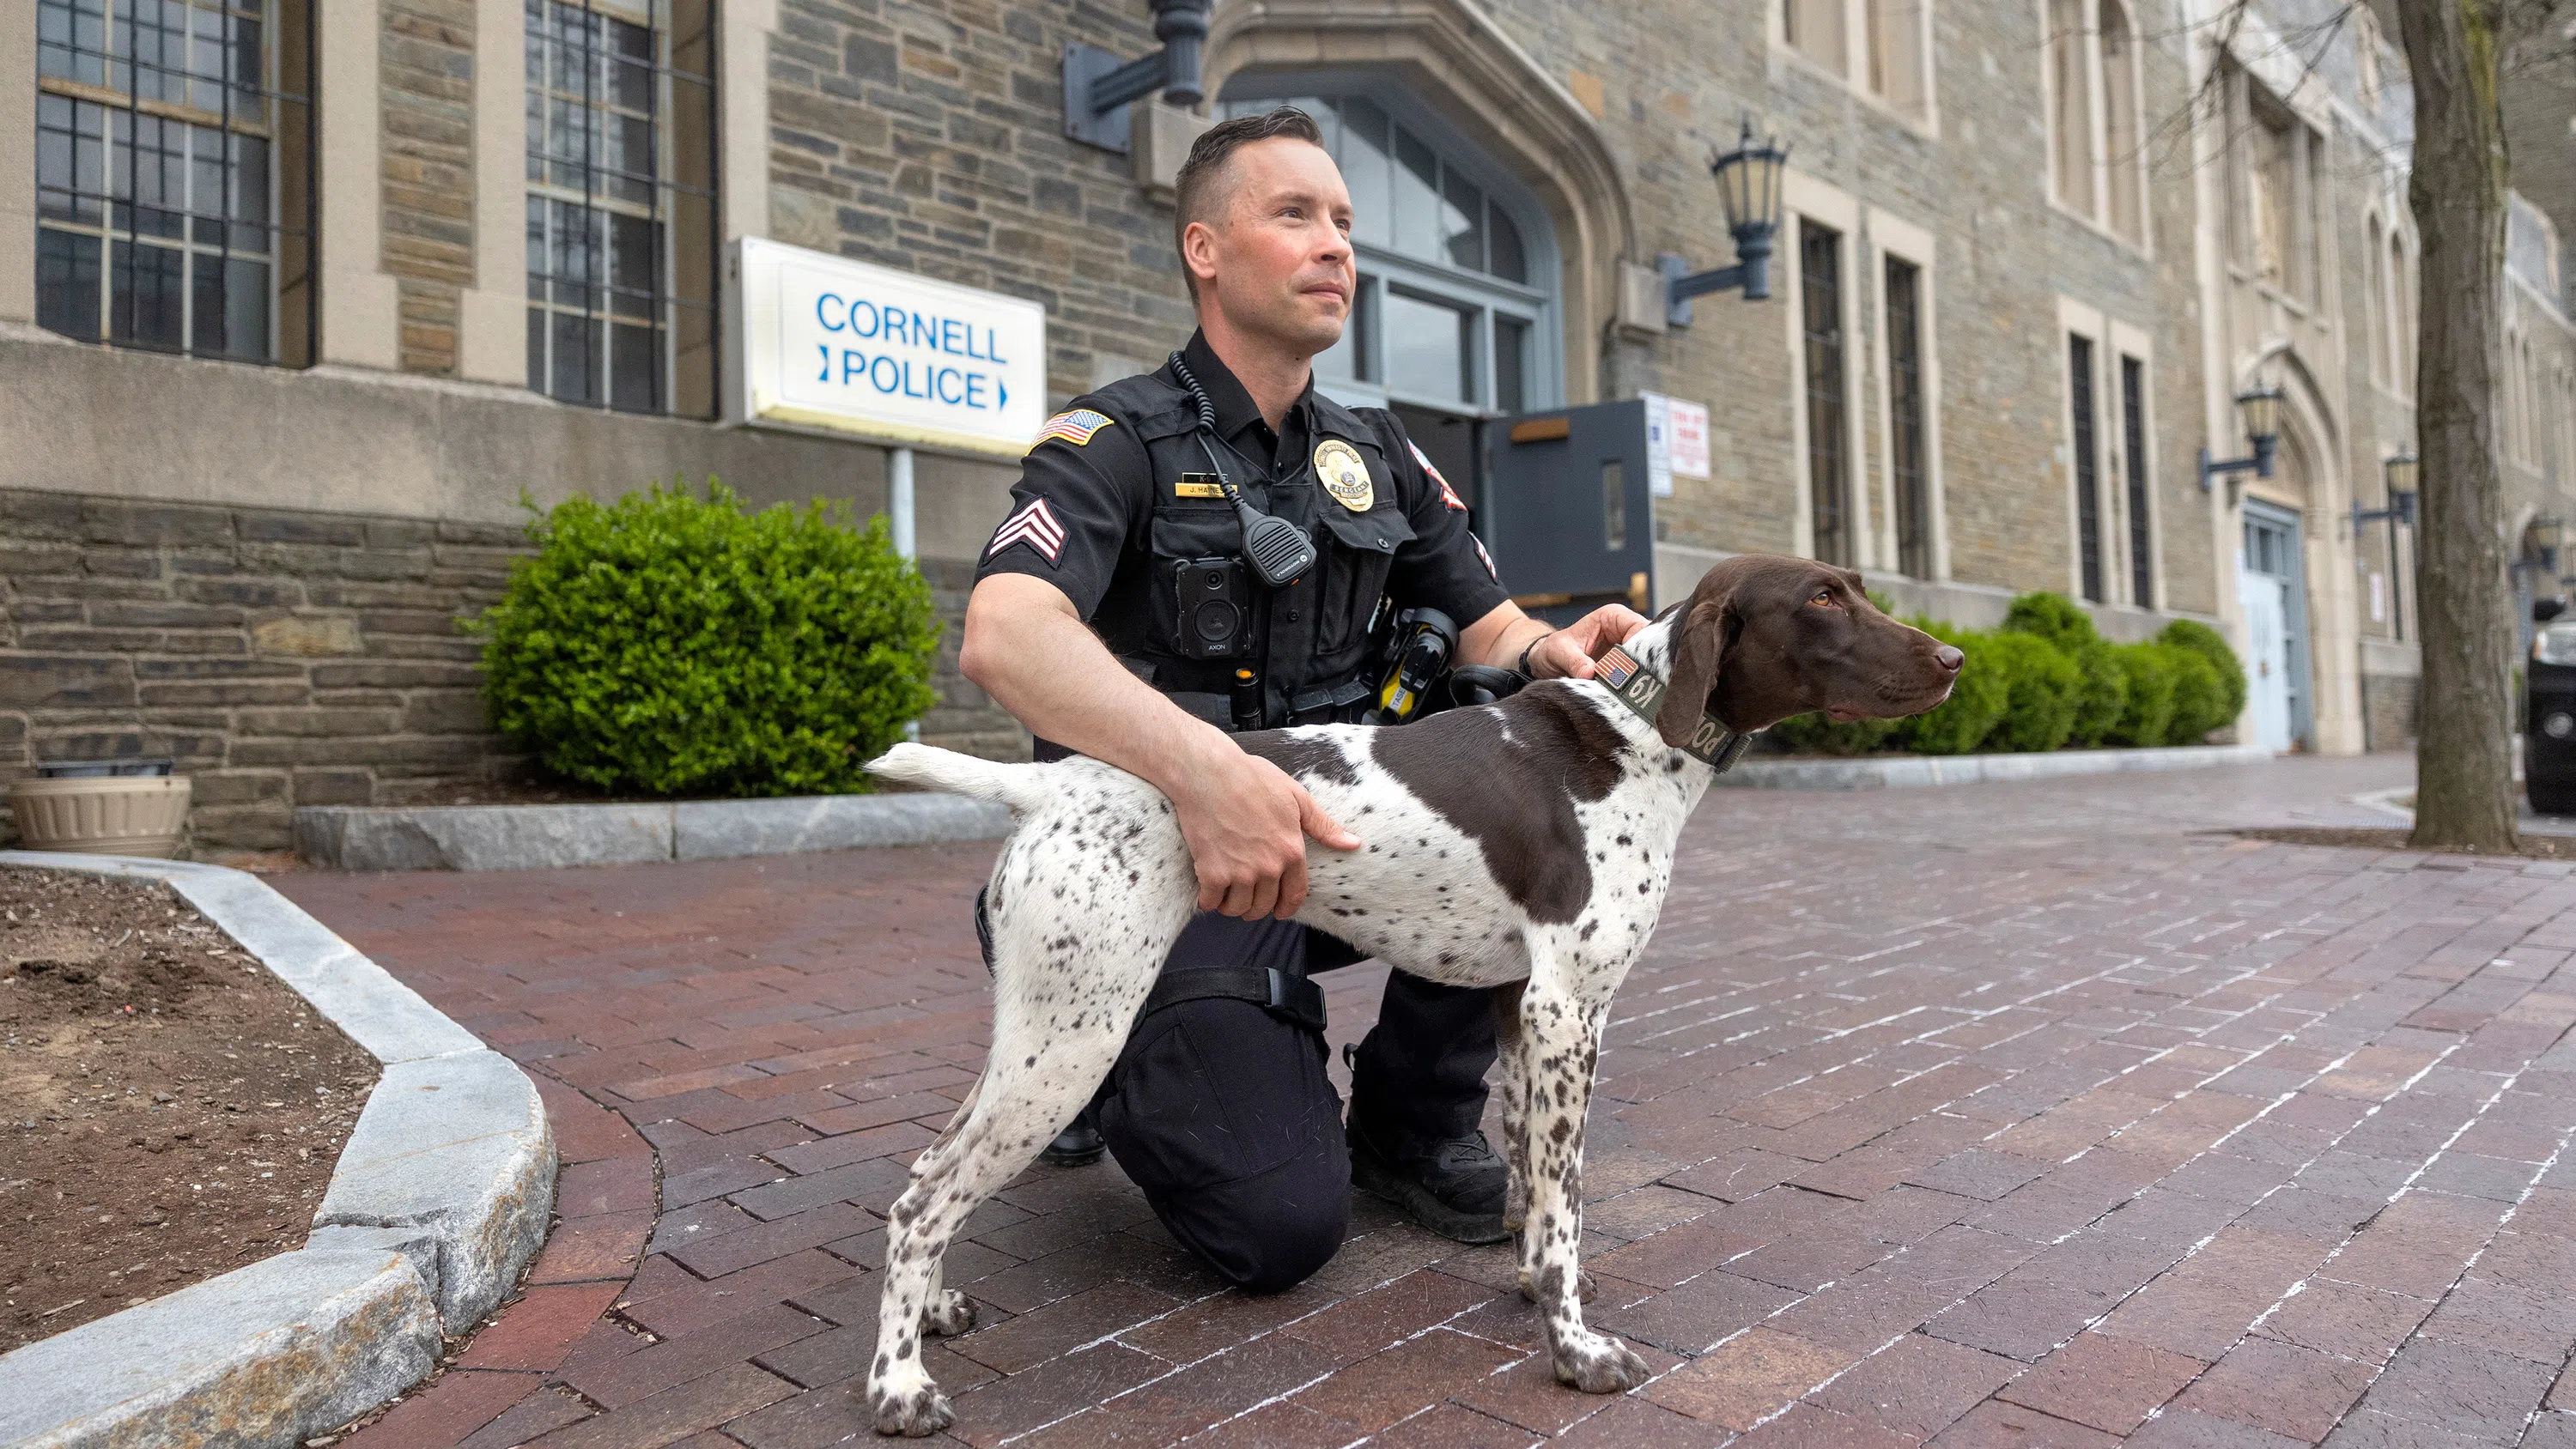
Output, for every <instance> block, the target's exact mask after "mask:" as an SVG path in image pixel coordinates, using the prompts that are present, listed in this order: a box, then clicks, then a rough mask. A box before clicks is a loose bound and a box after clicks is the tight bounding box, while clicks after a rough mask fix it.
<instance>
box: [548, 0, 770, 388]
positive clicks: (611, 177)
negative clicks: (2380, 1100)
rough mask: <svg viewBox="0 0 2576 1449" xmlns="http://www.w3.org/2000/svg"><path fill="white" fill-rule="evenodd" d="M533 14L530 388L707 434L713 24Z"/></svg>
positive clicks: (617, 14) (575, 8)
mask: <svg viewBox="0 0 2576 1449" xmlns="http://www.w3.org/2000/svg"><path fill="white" fill-rule="evenodd" d="M525 8H526V12H527V21H526V24H527V56H526V67H525V72H524V74H525V76H526V79H525V81H524V84H525V86H526V91H525V94H526V107H527V110H528V112H529V115H528V128H527V129H528V137H527V163H526V177H525V180H524V182H523V185H524V187H525V189H526V195H527V247H528V263H527V318H528V337H527V349H528V386H529V387H530V388H531V389H532V390H534V391H536V392H540V393H543V394H545V395H546V396H548V397H551V398H554V399H555V400H556V401H558V402H564V403H569V404H572V405H574V406H580V407H594V408H601V409H604V410H608V411H614V412H627V413H638V414H669V415H677V416H683V417H697V418H712V417H714V416H715V415H716V410H717V406H718V398H717V381H718V379H717V366H718V360H719V358H718V353H719V348H718V338H719V336H720V334H721V330H722V318H721V315H720V312H719V307H720V301H719V294H718V288H717V252H718V246H717V242H718V237H719V228H720V224H721V223H720V215H719V212H718V199H717V190H716V184H717V177H716V169H715V138H716V135H717V128H718V125H719V124H720V117H719V116H718V114H717V110H716V108H717V105H718V97H717V93H716V83H715V49H714V46H715V32H714V23H715V15H714V8H713V6H712V4H711V3H710V0H624V3H621V0H525ZM575 72H578V74H577V75H575ZM639 138H640V141H641V145H640V147H639V146H638V145H637V142H638V140H639ZM639 149H640V150H641V152H642V155H641V157H640V158H639V157H638V156H637V155H636V154H635V153H636V151H638V150H639Z"/></svg>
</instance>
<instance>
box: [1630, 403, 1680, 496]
mask: <svg viewBox="0 0 2576 1449" xmlns="http://www.w3.org/2000/svg"><path fill="white" fill-rule="evenodd" d="M1637 396H1638V397H1639V398H1640V399H1641V400H1643V401H1644V403H1645V404H1646V491H1647V492H1648V493H1650V494H1653V495H1654V496H1655V497H1657V498H1670V497H1672V496H1673V400H1672V399H1671V398H1668V397H1666V396H1664V395H1663V394H1662V393H1659V392H1641V393H1639V394H1637Z"/></svg>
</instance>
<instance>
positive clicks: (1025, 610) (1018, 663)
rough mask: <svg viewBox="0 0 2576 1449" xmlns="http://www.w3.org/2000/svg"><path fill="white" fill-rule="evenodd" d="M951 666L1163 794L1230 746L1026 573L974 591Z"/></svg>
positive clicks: (1044, 730) (1022, 716)
mask: <svg viewBox="0 0 2576 1449" xmlns="http://www.w3.org/2000/svg"><path fill="white" fill-rule="evenodd" d="M957 665H958V669H959V670H960V671H961V672H962V673H964V674H965V676H966V677H967V678H968V679H971V680H973V681H974V682H975V683H976V685H977V686H979V687H980V688H982V689H983V691H984V692H985V693H987V694H989V695H991V696H993V698H994V699H995V700H996V701H997V702H999V703H1000V704H1001V706H1002V708H1004V709H1007V710H1009V711H1010V712H1011V713H1012V715H1013V716H1015V717H1017V718H1018V720H1019V721H1020V723H1022V724H1024V725H1027V726H1028V727H1029V729H1030V731H1031V732H1032V733H1034V734H1037V735H1039V736H1041V737H1043V738H1045V739H1050V740H1053V741H1055V742H1056V743H1057V744H1060V745H1063V746H1064V747H1065V748H1067V749H1070V750H1074V751H1077V752H1079V753H1081V754H1085V755H1088V756H1090V757H1091V758H1093V759H1095V760H1102V761H1106V762H1107V763H1109V764H1112V765H1116V766H1117V767H1118V768H1120V769H1122V770H1125V771H1127V772H1128V773H1129V774H1131V775H1135V776H1137V777H1138V778H1140V779H1143V780H1146V781H1148V782H1150V783H1151V784H1153V785H1154V786H1155V787H1156V788H1157V789H1160V790H1161V791H1162V792H1163V793H1164V794H1166V795H1169V794H1172V793H1174V790H1175V788H1176V787H1177V786H1178V785H1179V784H1180V782H1182V781H1184V780H1187V779H1189V778H1191V777H1192V776H1194V775H1196V774H1198V773H1199V772H1200V771H1201V770H1202V769H1203V768H1204V765H1203V762H1204V761H1206V760H1207V759H1208V758H1209V757H1210V753H1211V752H1212V751H1216V750H1224V751H1229V752H1233V751H1235V750H1236V748H1237V747H1236V745H1235V744H1234V742H1233V741H1232V740H1231V739H1229V738H1228V737H1227V736H1226V734H1225V732H1224V731H1222V730H1220V729H1218V728H1216V727H1215V726H1214V725H1211V724H1208V723H1206V722H1205V721H1203V720H1199V719H1196V718H1193V717H1192V716H1191V715H1190V714H1189V713H1188V712H1187V711H1185V710H1183V709H1182V708H1181V707H1180V706H1179V705H1176V704H1174V703H1172V702H1171V701H1170V700H1168V699H1166V698H1164V697H1163V696H1162V695H1160V694H1157V693H1156V692H1155V691H1154V690H1153V688H1152V687H1151V686H1149V685H1147V684H1146V683H1145V682H1144V681H1143V680H1141V679H1138V678H1137V677H1136V676H1135V675H1133V674H1131V673H1129V672H1128V671H1127V667H1126V666H1125V665H1123V664H1120V663H1119V662H1118V658H1117V656H1116V655H1114V654H1111V653H1110V652H1109V649H1108V646H1106V645H1104V644H1102V643H1101V642H1100V637H1099V636H1098V635H1096V634H1094V633H1092V632H1091V629H1090V626H1088V625H1086V624H1084V623H1083V622H1082V618H1081V616H1080V615H1079V614H1078V613H1076V612H1075V610H1074V607H1073V601H1072V600H1070V599H1068V598H1066V597H1065V596H1064V593H1063V591H1062V590H1059V589H1058V588H1056V587H1055V586H1054V585H1053V584H1050V583H1048V582H1046V581H1045V580H1043V579H1039V578H1034V577H1032V576H1030V575H1027V574H995V575H993V576H991V577H990V578H987V579H985V580H984V581H983V582H981V583H979V584H977V585H976V586H975V592H974V593H973V594H972V595H970V596H969V597H968V599H967V602H966V635H965V638H964V640H963V641H962V642H961V644H960V645H959V648H958V655H957Z"/></svg>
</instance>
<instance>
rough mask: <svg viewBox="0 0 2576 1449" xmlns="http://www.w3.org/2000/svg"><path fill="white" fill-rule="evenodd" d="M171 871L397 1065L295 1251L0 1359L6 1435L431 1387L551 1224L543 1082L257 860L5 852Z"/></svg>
mask: <svg viewBox="0 0 2576 1449" xmlns="http://www.w3.org/2000/svg"><path fill="white" fill-rule="evenodd" d="M0 865H15V866H26V867H31V868H37V869H49V870H78V871H89V872H93V873H96V874H102V875H122V876H133V877H139V878H144V879H152V880H161V881H166V882H168V883H169V885H170V886H171V888H172V889H174V890H176V891H177V892H178V893H179V894H180V895H181V896H182V897H183V898H185V899H186V900H187V901H188V903H189V904H190V905H193V906H195V907H196V908H197V909H198V910H199V911H200V912H202V913H203V914H204V915H205V916H206V918H207V919H208V920H211V921H213V922H214V923H215V924H216V925H217V926H219V927H221V928H222V929H223V930H224V931H225V933H226V934H228V935H230V936H231V937H232V938H233V939H234V940H235V941H237V942H239V943H240V944H241V945H242V946H243V947H244V948H245V949H247V950H248V951H249V952H250V953H251V954H252V955H254V956H256V957H258V958H259V960H260V962H261V963H262V964H263V965H265V966H267V967H268V968H269V969H270V970H271V971H273V972H275V973H276V974H277V976H278V977H279V979H281V980H283V981H285V982H286V984H287V985H289V986H291V987H293V988H294V989H295V990H296V991H297V992H298V993H299V994H300V995H302V996H303V997H304V998H305V999H306V1000H307V1001H310V1002H311V1003H312V1004H313V1006H314V1008H315V1009H316V1010H318V1011H320V1012H321V1013H322V1014H323V1015H324V1016H326V1017H328V1018H330V1020H331V1022H332V1023H333V1024H334V1025H336V1026H338V1027H339V1028H340V1029H341V1030H342V1031H345V1032H347V1033H348V1034H349V1037H350V1038H351V1039H352V1040H354V1041H356V1042H357V1043H358V1044H359V1045H360V1046H362V1047H365V1048H366V1049H367V1051H368V1052H369V1053H370V1054H371V1055H373V1056H374V1057H376V1059H377V1060H378V1061H380V1062H382V1063H383V1065H384V1071H383V1074H382V1075H381V1076H380V1077H379V1078H378V1079H377V1082H376V1086H375V1089H374V1090H373V1091H372V1092H370V1093H369V1094H368V1097H367V1104H366V1107H365V1108H364V1109H363V1110H362V1111H361V1112H360V1113H359V1116H358V1122H357V1126H356V1127H355V1129H354V1130H352V1131H351V1133H350V1135H349V1141H348V1143H347V1144H346V1145H345V1146H344V1147H343V1148H342V1149H341V1152H340V1160H339V1162H338V1163H337V1164H336V1165H335V1166H334V1167H333V1170H332V1173H331V1185H330V1187H329V1189H328V1190H327V1191H325V1192H324V1194H323V1198H322V1204H321V1206H320V1207H319V1208H318V1209H317V1210H316V1211H315V1213H314V1217H313V1232H312V1234H311V1236H310V1237H309V1238H307V1240H306V1242H305V1245H304V1246H303V1247H302V1248H299V1249H296V1250H294V1251H292V1252H287V1253H281V1254H278V1255H277V1256H275V1257H273V1258H268V1259H264V1260H262V1261H260V1262H257V1263H253V1264H251V1265H249V1266H248V1267H244V1268H238V1269H235V1270H234V1271H232V1272H230V1273H226V1274H224V1275H222V1276H221V1277H218V1278H212V1279H209V1280H207V1281H206V1282H203V1283H199V1284H196V1285H194V1286H192V1287H188V1288H184V1289H181V1290H180V1291H178V1292H176V1293H172V1294H168V1295H166V1296H164V1297H161V1298H157V1299H154V1300H153V1301H152V1302H149V1303H145V1304H140V1305H137V1306H136V1307H133V1308H129V1309H127V1310H125V1311H124V1312H122V1313H116V1314H111V1315H109V1316H108V1317H106V1318H102V1319H98V1320H96V1321H94V1322H91V1323H87V1324H83V1325H82V1326H80V1327H79V1328H75V1329H72V1330H70V1331H69V1332H66V1333H61V1334H57V1335H55V1336H54V1337H52V1338H48V1339H45V1340H42V1341H41V1342H38V1343H33V1344H29V1345H27V1346H26V1347H24V1348H21V1349H18V1350H16V1351H14V1352H12V1353H9V1354H6V1355H0V1444H8V1445H12V1446H19V1445H34V1446H45V1449H72V1446H91V1445H99V1446H107V1445H120V1446H121V1445H128V1444H190V1443H224V1444H239V1445H279V1446H284V1445H292V1444H297V1443H300V1442H301V1441H302V1440H303V1439H304V1438H305V1436H307V1435H310V1434H314V1433H317V1432H320V1431H323V1430H326V1429H329V1428H331V1427H332V1426H334V1425H336V1424H340V1423H344V1422H346V1421H347V1420H349V1419H350V1418H353V1417H355V1416H356V1415H358V1414H360V1413H363V1412H365V1411H366V1410H367V1409H369V1408H372V1407H373V1406H375V1405H376V1404H379V1403H382V1402H383V1401H384V1400H386V1399H388V1398H391V1397H392V1396H393V1395H395V1394H397V1393H400V1392H401V1391H403V1390H404V1389H406V1388H408V1387H410V1386H411V1385H412V1384H414V1383H417V1382H418V1381H419V1380H420V1379H421V1378H422V1377H423V1376H424V1375H426V1374H427V1373H428V1372H429V1371H430V1369H431V1367H432V1366H433V1365H434V1364H435V1363H436V1362H437V1359H438V1354H439V1349H440V1338H441V1335H442V1333H444V1334H449V1335H453V1334H461V1333H463V1332H465V1331H467V1330H468V1329H470V1328H471V1327H472V1326H473V1325H474V1324H475V1323H476V1322H477V1321H479V1320H480V1319H481V1318H482V1317H483V1315H485V1314H486V1313H488V1312H490V1311H491V1310H492V1308H493V1307H494V1305H496V1304H498V1303H499V1302H500V1301H501V1299H502V1298H503V1297H505V1296H507V1294H508V1293H509V1291H510V1289H511V1288H512V1286H513V1285H515V1284H516V1283H517V1281H518V1277H519V1273H520V1271H521V1270H522V1269H524V1268H525V1267H526V1266H527V1264H528V1261H529V1260H530V1259H531V1258H532V1257H533V1256H534V1255H535V1253H536V1251H537V1249H538V1247H539V1246H540V1245H541V1244H542V1243H543V1242H544V1241H545V1235H546V1224H547V1220H548V1218H549V1216H550V1215H551V1213H552V1211H553V1205H554V1186H555V1147H554V1138H553V1134H552V1129H551V1128H550V1127H549V1125H548V1123H547V1119H546V1111H545V1105H544V1103H543V1101H542V1100H541V1099H540V1098H539V1097H538V1095H537V1089H536V1085H535V1084H534V1083H533V1082H531V1081H530V1080H529V1079H528V1077H527V1075H526V1074H525V1073H523V1072H521V1071H520V1070H519V1068H518V1067H517V1065H515V1064H514V1063H512V1062H511V1061H510V1060H509V1059H508V1058H506V1057H503V1056H502V1055H500V1054H499V1053H497V1052H494V1051H492V1050H490V1049H489V1048H487V1047H485V1046H484V1045H483V1043H482V1042H481V1041H479V1040H478V1039H476V1038H475V1037H474V1035H473V1034H472V1033H470V1032H468V1031H466V1030H465V1029H464V1028H463V1027H460V1026H458V1025H457V1024H456V1023H455V1022H453V1021H451V1020H449V1019H448V1018H447V1017H446V1016H445V1015H444V1014H443V1013H441V1012H439V1011H438V1010H437V1009H436V1008H434V1007H432V1006H431V1005H430V1004H429V1003H428V1002H426V1001H424V1000H422V999H421V997H420V995H419V993H417V992H415V991H413V990H412V989H411V988H410V987H408V986H405V985H403V984H402V983H401V982H399V981H396V980H394V979H393V977H392V976H390V975H389V974H387V973H386V971H385V970H384V968H383V967H381V966H378V965H377V964H376V963H375V962H373V961H371V960H369V959H367V958H366V957H365V956H363V955H361V954H359V952H358V951H357V950H356V949H355V948H353V947H351V946H350V945H349V944H348V943H347V942H346V941H343V940H341V939H340V938H339V937H338V936H337V935H334V934H333V933H332V932H331V931H330V930H329V929H328V928H326V927H325V926H323V925H322V924H321V923H320V922H318V921H316V920H314V919H313V918H312V917H311V916H308V915H306V914H305V913H304V912H303V911H302V910H300V909H298V908H297V907H296V906H295V905H294V904H293V903H292V902H290V901H288V900H287V899H286V898H285V897H283V896H281V895H279V894H278V893H277V892H276V891H274V890H272V889H270V888H269V886H268V885H267V884H266V883H265V882H263V881H261V880H259V879H258V878H257V877H255V876H251V875H248V874H246V873H244V872H241V871H237V870H228V869H225V868H224V867H221V866H211V865H195V864H188V863H183V862H176V861H160V860H135V859H126V858H121V857H116V856H97V855H66V854H54V853H48V852H42V851H18V850H12V851H0Z"/></svg>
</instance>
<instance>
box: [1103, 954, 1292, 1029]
mask: <svg viewBox="0 0 2576 1449" xmlns="http://www.w3.org/2000/svg"><path fill="white" fill-rule="evenodd" d="M1210 1000H1225V1001H1249V1002H1251V1003H1252V1004H1253V1005H1255V1006H1258V1007H1261V1008H1262V1009H1264V1010H1266V1011H1268V1012H1270V1013H1271V1014H1273V1015H1275V1016H1284V1017H1286V1018H1288V1019H1289V1020H1290V1021H1293V1022H1296V1023H1298V1024H1299V1025H1301V1026H1304V1027H1305V1028H1306V1029H1307V1030H1309V1031H1322V1030H1323V1029H1324V988H1322V987H1320V986H1317V985H1316V984H1315V983H1314V982H1312V981H1310V980H1308V979H1307V978H1305V977H1303V976H1300V975H1298V974H1297V973H1295V972H1293V971H1282V970H1280V969H1279V968H1278V967H1276V966H1184V967H1181V968H1179V969H1178V970H1168V971H1165V972H1164V973H1163V977H1162V979H1161V980H1160V981H1157V982H1155V983H1154V989H1153V991H1152V992H1150V993H1149V994H1147V996H1146V997H1145V1009H1144V1010H1143V1011H1142V1012H1140V1013H1138V1016H1139V1018H1140V1019H1141V1018H1142V1017H1145V1016H1151V1015H1153V1014H1154V1013H1155V1012H1157V1011H1160V1010H1162V1009H1163V1008H1164V1007H1166V1006H1178V1005H1180V1004H1181V1003H1182V1002H1184V1001H1210Z"/></svg>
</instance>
